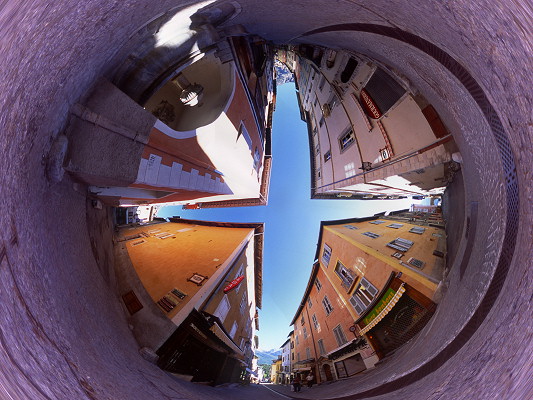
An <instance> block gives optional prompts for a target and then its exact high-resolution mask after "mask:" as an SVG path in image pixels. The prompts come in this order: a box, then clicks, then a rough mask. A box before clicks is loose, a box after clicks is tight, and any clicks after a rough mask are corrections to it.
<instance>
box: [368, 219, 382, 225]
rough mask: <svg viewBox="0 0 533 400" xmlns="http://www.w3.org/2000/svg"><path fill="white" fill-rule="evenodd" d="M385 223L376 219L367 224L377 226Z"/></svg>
mask: <svg viewBox="0 0 533 400" xmlns="http://www.w3.org/2000/svg"><path fill="white" fill-rule="evenodd" d="M383 223H385V221H382V220H380V219H376V220H374V221H370V222H369V224H374V225H379V224H383Z"/></svg>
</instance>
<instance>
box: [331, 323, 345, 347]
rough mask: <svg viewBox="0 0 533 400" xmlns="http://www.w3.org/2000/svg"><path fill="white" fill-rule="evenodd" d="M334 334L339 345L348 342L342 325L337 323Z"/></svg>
mask: <svg viewBox="0 0 533 400" xmlns="http://www.w3.org/2000/svg"><path fill="white" fill-rule="evenodd" d="M333 334H334V335H335V339H336V340H337V344H338V345H339V346H342V345H343V344H344V343H346V342H348V340H346V336H345V335H344V332H343V331H342V326H340V325H337V326H336V327H335V328H333Z"/></svg>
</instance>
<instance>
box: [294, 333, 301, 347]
mask: <svg viewBox="0 0 533 400" xmlns="http://www.w3.org/2000/svg"><path fill="white" fill-rule="evenodd" d="M294 337H295V340H296V346H298V345H299V344H300V341H299V340H298V335H294Z"/></svg>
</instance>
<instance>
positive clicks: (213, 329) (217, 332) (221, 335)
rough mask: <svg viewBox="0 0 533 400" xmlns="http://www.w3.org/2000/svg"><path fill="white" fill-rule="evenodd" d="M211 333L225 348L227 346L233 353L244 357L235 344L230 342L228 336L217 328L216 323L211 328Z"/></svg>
mask: <svg viewBox="0 0 533 400" xmlns="http://www.w3.org/2000/svg"><path fill="white" fill-rule="evenodd" d="M211 332H213V333H214V334H215V335H216V336H217V337H218V338H219V339H220V340H222V341H223V342H224V343H225V344H226V345H227V346H229V347H230V348H231V349H232V350H233V351H234V352H235V353H237V354H238V355H240V356H244V353H243V352H242V350H241V349H240V348H239V347H238V346H237V345H236V344H235V343H233V340H231V339H230V338H229V336H228V335H226V334H225V333H224V331H223V330H222V328H221V327H220V326H218V324H217V323H216V322H215V323H214V324H213V326H212V327H211Z"/></svg>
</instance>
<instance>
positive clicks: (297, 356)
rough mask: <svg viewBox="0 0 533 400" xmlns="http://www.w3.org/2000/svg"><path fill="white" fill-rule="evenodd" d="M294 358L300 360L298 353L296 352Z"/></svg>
mask: <svg viewBox="0 0 533 400" xmlns="http://www.w3.org/2000/svg"><path fill="white" fill-rule="evenodd" d="M296 359H297V360H298V361H300V353H296Z"/></svg>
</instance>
